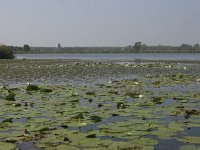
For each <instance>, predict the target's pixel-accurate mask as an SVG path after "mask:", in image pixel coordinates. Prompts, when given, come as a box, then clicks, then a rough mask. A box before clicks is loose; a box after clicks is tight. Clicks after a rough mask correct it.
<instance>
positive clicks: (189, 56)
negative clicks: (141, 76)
mask: <svg viewBox="0 0 200 150" xmlns="http://www.w3.org/2000/svg"><path fill="white" fill-rule="evenodd" d="M15 56H16V58H17V59H78V60H135V59H142V60H189V61H200V53H173V54H168V53H137V54H134V53H87V54H77V53H73V54H72V53H59V54H16V55H15Z"/></svg>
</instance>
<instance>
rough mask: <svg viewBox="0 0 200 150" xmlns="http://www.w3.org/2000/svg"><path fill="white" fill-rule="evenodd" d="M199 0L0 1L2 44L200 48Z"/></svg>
mask: <svg viewBox="0 0 200 150" xmlns="http://www.w3.org/2000/svg"><path fill="white" fill-rule="evenodd" d="M199 16H200V0H0V43H4V44H8V45H18V46H23V45H24V44H29V45H30V46H57V44H58V42H60V43H61V45H62V46H127V45H133V43H134V42H136V41H142V43H146V44H147V45H158V44H163V45H181V44H182V43H188V44H195V43H200V17H199Z"/></svg>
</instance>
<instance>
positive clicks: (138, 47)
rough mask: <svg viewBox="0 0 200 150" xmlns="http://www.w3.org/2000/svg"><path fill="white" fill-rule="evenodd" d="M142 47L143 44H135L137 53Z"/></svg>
mask: <svg viewBox="0 0 200 150" xmlns="http://www.w3.org/2000/svg"><path fill="white" fill-rule="evenodd" d="M141 47H142V43H141V42H135V45H134V49H135V50H136V52H138V51H139V50H140V49H141Z"/></svg>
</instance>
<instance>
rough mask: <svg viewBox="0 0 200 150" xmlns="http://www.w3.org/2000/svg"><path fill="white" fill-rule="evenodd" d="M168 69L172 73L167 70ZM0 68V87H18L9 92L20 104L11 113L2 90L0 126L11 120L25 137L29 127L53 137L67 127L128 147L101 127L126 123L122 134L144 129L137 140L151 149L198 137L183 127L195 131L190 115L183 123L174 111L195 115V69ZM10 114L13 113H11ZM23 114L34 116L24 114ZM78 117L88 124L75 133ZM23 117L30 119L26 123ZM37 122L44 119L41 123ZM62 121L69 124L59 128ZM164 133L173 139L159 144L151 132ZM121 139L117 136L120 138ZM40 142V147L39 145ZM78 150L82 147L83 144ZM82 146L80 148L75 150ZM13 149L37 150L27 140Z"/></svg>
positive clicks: (48, 64)
mask: <svg viewBox="0 0 200 150" xmlns="http://www.w3.org/2000/svg"><path fill="white" fill-rule="evenodd" d="M168 66H172V67H170V68H168ZM184 67H186V69H185V68H184ZM0 68H1V72H0V79H1V80H0V84H1V85H4V86H5V88H9V89H10V88H13V87H18V88H19V89H16V90H13V91H14V92H15V93H16V94H17V95H16V102H17V103H20V104H22V105H21V106H20V107H13V106H12V103H15V102H6V101H5V99H4V95H5V93H6V92H7V90H6V89H5V90H4V89H2V90H0V91H1V94H2V95H1V96H0V100H1V105H2V106H7V107H2V110H1V111H2V113H0V114H1V116H0V122H2V121H3V120H5V119H6V118H7V117H9V116H12V117H13V118H14V119H13V120H12V123H23V124H27V125H28V126H27V128H28V130H30V131H31V127H30V126H29V125H30V123H31V124H33V125H37V126H38V125H41V124H42V125H45V126H47V125H50V127H53V128H55V129H54V130H55V131H57V130H59V129H63V127H61V126H60V124H59V123H60V122H62V123H65V124H67V125H69V127H68V128H66V129H65V128H64V130H65V131H66V132H70V131H74V130H78V131H80V132H81V135H82V134H83V135H84V134H87V132H89V131H91V130H92V131H105V132H102V133H101V134H99V135H98V134H97V133H96V132H95V133H96V134H97V137H98V138H100V139H104V140H112V141H113V142H116V141H117V142H127V144H128V142H130V141H131V140H132V139H130V137H128V138H127V137H126V138H124V137H123V136H118V134H114V133H112V132H111V133H109V131H113V129H112V127H110V128H108V129H107V128H106V127H102V126H101V125H106V126H109V124H114V125H116V126H117V129H118V128H121V127H120V126H119V127H118V124H120V123H122V122H125V123H127V122H130V123H131V125H127V128H129V129H130V131H132V132H133V134H134V132H135V130H136V131H141V129H140V126H144V129H143V128H142V131H141V132H146V130H149V131H148V133H144V135H141V136H139V137H137V138H138V139H140V138H141V137H142V138H143V137H147V138H151V139H155V140H156V141H157V142H158V144H155V146H154V148H155V149H161V148H162V149H168V148H169V145H170V147H171V145H173V148H174V149H178V148H179V147H180V146H182V145H185V144H186V143H184V142H180V141H177V139H179V138H182V137H183V136H197V137H198V136H199V135H198V134H197V133H199V132H200V127H188V125H191V126H194V125H195V126H197V125H198V124H199V122H198V119H199V117H198V116H196V115H194V116H193V115H191V116H189V118H188V119H185V117H184V110H182V109H177V108H175V107H176V106H181V108H184V109H186V110H187V109H195V110H198V108H199V105H200V102H199V98H198V95H197V96H196V94H199V92H200V91H199V89H200V84H199V81H198V79H200V74H199V72H200V67H199V66H198V65H181V64H165V63H157V64H128V65H127V64H116V63H100V64H99V63H96V62H79V63H77V62H70V61H64V60H62V61H60V60H37V61H36V60H12V61H5V60H2V61H1V63H0ZM158 81H159V82H158ZM26 82H32V83H34V84H37V85H40V86H42V87H48V88H51V89H53V92H52V93H42V92H40V91H39V92H38V91H35V92H34V91H33V92H27V91H26V90H25V86H26ZM88 91H89V92H94V93H95V94H93V93H92V94H89V95H88V94H86V92H88ZM127 92H133V95H134V93H136V94H141V95H143V96H142V97H137V96H136V97H134V96H135V95H134V96H133V97H131V96H127V95H126V93H127ZM70 93H71V94H70ZM154 97H162V99H161V100H160V102H159V101H158V103H157V101H155V102H153V99H154ZM89 100H92V101H89ZM119 102H120V103H121V102H122V108H121V105H119V108H118V106H117V105H118V103H119ZM25 103H28V105H27V106H25ZM31 103H33V106H32V107H31V106H30V104H31ZM98 104H101V105H102V106H99V105H98ZM72 108H73V109H72ZM11 109H13V111H11V112H10V110H11ZM21 110H23V111H21ZM177 110H178V111H177ZM27 111H30V112H32V113H33V114H31V113H30V114H29V113H27ZM80 112H81V113H83V114H84V117H85V118H86V119H83V122H80V123H87V124H86V125H84V124H83V126H79V127H77V124H78V122H79V121H80V120H75V121H74V120H73V117H74V116H75V115H77V114H78V113H80ZM28 115H30V116H29V117H28ZM94 115H97V116H101V117H102V120H101V121H99V122H97V123H94V122H93V121H92V120H91V118H90V117H91V116H94ZM34 119H35V120H34ZM40 119H43V120H42V121H44V122H42V121H41V120H40ZM190 119H191V120H190ZM192 119H197V123H198V124H197V123H196V124H190V121H193V120H192ZM65 120H67V121H68V122H64V121H65ZM187 120H189V121H188V122H189V123H188V124H187V123H184V124H183V123H182V122H186V121H187ZM91 121H92V122H91ZM135 121H136V122H135ZM12 123H9V125H12ZM170 123H172V125H171V124H170ZM150 124H152V126H153V128H152V130H151V128H150V129H148V128H147V127H148V125H149V126H150ZM174 124H175V127H174V126H173V125H174ZM20 125H21V124H20ZM122 125H123V124H122ZM125 125H126V124H125ZM177 126H178V127H177ZM114 127H115V126H114ZM170 127H171V128H172V129H171V128H170ZM4 128H6V127H4ZM12 128H14V129H16V130H20V131H21V132H22V131H23V129H24V127H23V125H22V127H20V126H16V127H15V126H13V127H12ZM29 128H30V129H29ZM145 128H147V129H145ZM173 128H175V129H173ZM188 128H190V130H188ZM36 129H37V128H36ZM36 129H35V130H36ZM117 129H116V130H117ZM122 129H123V128H122ZM166 129H168V130H169V131H170V132H172V133H173V134H171V133H170V134H169V135H170V136H172V138H171V139H163V137H162V135H160V134H159V133H156V131H160V130H161V131H162V130H164V131H163V135H164V134H168V130H166ZM35 130H34V131H33V133H35V132H36V133H37V132H38V130H36V131H35ZM54 130H52V131H51V130H50V131H46V133H45V134H46V136H51V135H54V134H52V133H51V132H54ZM143 130H145V131H143ZM174 130H175V131H174ZM176 130H177V131H176ZM179 130H180V131H179ZM182 130H183V131H182ZM114 131H115V130H114ZM3 132H8V130H6V129H5V130H4V129H3V131H2V133H3ZM107 132H108V133H107ZM154 132H155V133H154ZM136 133H137V132H136ZM60 134H62V133H60ZM120 134H122V133H121V132H120ZM153 135H157V136H153ZM56 136H59V135H56ZM63 136H64V135H63ZM6 137H7V135H6ZM68 138H70V137H68ZM134 138H135V137H134ZM164 138H165V137H164ZM168 138H169V137H168ZM40 140H41V141H42V139H39V141H40ZM91 140H93V139H91ZM50 142H52V141H50ZM62 142H63V141H61V143H62ZM39 143H40V142H39ZM37 144H38V143H36V145H37ZM45 145H46V146H47V148H48V146H49V145H48V144H47V143H45ZM82 146H83V147H84V144H83V145H82ZM82 146H79V147H80V149H81V148H82ZM143 146H144V145H143ZM17 147H18V148H21V149H22V150H26V149H31V150H37V148H35V146H33V141H32V140H30V141H25V142H23V143H21V144H19V143H18V144H17Z"/></svg>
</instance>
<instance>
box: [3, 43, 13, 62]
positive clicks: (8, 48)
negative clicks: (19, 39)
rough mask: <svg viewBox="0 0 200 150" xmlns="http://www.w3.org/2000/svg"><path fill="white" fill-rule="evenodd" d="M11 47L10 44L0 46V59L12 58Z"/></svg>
mask: <svg viewBox="0 0 200 150" xmlns="http://www.w3.org/2000/svg"><path fill="white" fill-rule="evenodd" d="M13 58H14V54H13V48H12V47H11V46H5V45H2V46H0V59H13Z"/></svg>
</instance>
